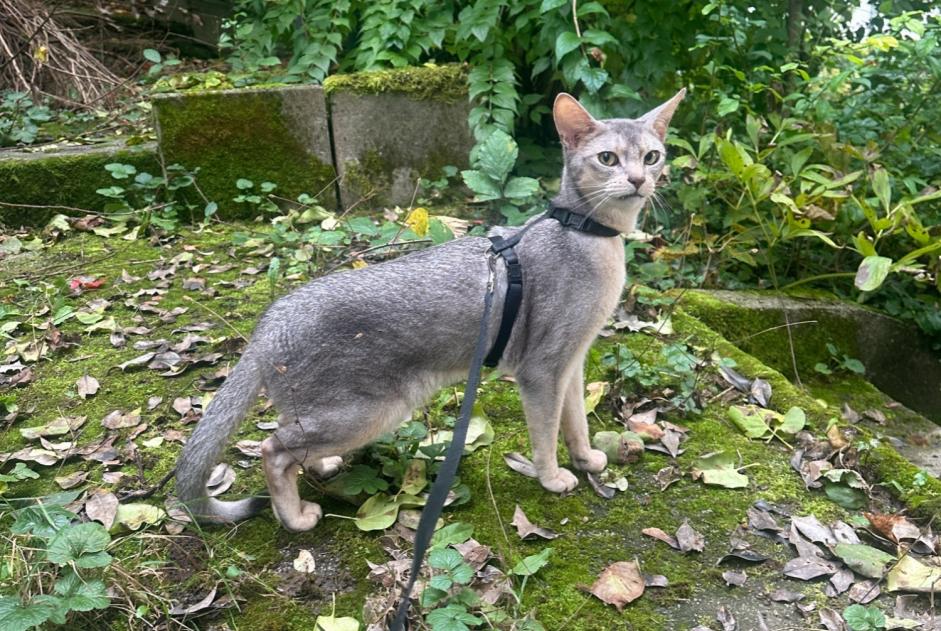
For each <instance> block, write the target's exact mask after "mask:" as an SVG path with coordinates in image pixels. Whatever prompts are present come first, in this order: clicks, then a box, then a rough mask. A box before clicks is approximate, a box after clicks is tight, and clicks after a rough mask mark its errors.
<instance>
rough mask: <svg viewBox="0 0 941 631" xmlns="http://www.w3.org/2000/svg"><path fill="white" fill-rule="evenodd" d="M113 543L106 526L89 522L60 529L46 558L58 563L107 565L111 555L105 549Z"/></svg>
mask: <svg viewBox="0 0 941 631" xmlns="http://www.w3.org/2000/svg"><path fill="white" fill-rule="evenodd" d="M109 543H111V535H109V534H108V531H107V530H105V528H104V526H102V525H101V524H99V523H97V522H89V523H85V524H78V525H76V526H69V527H67V528H63V529H62V530H60V531H59V532H58V533H57V534H56V536H55V537H53V538H52V541H50V542H49V547H48V548H47V549H46V559H47V560H48V561H49V562H50V563H55V564H56V565H66V564H68V563H75V565H76V566H77V567H85V568H90V567H105V566H106V565H108V564H109V563H111V555H110V554H108V553H107V552H104V549H105V548H107V547H108V544H109Z"/></svg>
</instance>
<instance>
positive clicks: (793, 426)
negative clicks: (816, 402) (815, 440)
mask: <svg viewBox="0 0 941 631" xmlns="http://www.w3.org/2000/svg"><path fill="white" fill-rule="evenodd" d="M806 424H807V416H806V415H805V414H804V410H802V409H801V408H799V407H792V408H791V409H789V410H788V411H787V412H786V413H785V414H784V417H783V418H782V419H781V425H780V426H779V427H778V428H777V431H779V432H783V433H785V434H791V435H792V436H793V435H794V434H796V433H797V432H799V431H801V430H802V429H804V426H805V425H806Z"/></svg>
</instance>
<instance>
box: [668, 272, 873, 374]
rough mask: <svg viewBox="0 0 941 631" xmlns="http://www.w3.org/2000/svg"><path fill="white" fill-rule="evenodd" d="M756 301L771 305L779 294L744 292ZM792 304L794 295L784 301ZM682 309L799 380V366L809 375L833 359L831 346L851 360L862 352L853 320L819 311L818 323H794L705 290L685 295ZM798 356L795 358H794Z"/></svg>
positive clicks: (772, 311)
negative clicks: (814, 369) (816, 366)
mask: <svg viewBox="0 0 941 631" xmlns="http://www.w3.org/2000/svg"><path fill="white" fill-rule="evenodd" d="M743 293H744V295H754V296H755V297H756V298H761V299H764V300H768V299H769V298H773V294H768V293H766V292H765V293H762V292H743ZM784 298H785V299H791V297H790V296H784ZM682 305H683V308H684V309H685V310H686V312H687V313H689V314H691V315H693V316H695V317H696V318H698V319H699V320H701V321H702V322H703V323H705V324H706V325H708V326H709V327H711V328H713V329H715V330H716V331H718V332H719V333H721V334H722V335H723V336H725V337H726V338H727V339H729V341H731V342H732V343H733V344H734V345H735V346H737V347H738V348H740V349H741V350H742V351H744V352H745V353H748V354H750V355H753V356H754V357H756V358H758V359H760V360H761V361H762V362H764V363H765V364H767V365H768V366H769V367H771V368H774V369H775V370H777V371H779V372H781V373H782V374H784V375H786V376H787V377H788V378H791V379H793V378H795V375H794V364H795V363H796V365H797V369H798V371H799V372H800V373H801V374H803V373H804V372H806V371H811V370H813V366H814V364H816V363H817V362H823V363H826V362H827V361H828V360H829V359H830V354H829V352H828V351H827V343H832V344H835V345H836V346H837V348H839V349H840V350H841V351H842V352H844V353H848V354H850V355H851V356H853V355H855V354H856V353H857V347H856V344H857V342H856V331H855V330H854V328H853V326H851V325H850V323H849V322H848V320H847V319H846V318H844V317H840V316H839V315H836V314H833V313H830V312H827V311H825V310H815V311H814V312H813V317H812V318H806V319H807V320H811V319H812V320H813V322H804V323H802V324H795V323H794V318H793V317H792V318H791V326H790V331H791V334H790V335H788V328H789V327H788V326H787V324H788V322H787V320H785V316H784V311H783V309H773V308H766V309H761V310H759V309H752V308H749V307H746V306H742V305H739V304H735V303H732V302H727V301H724V300H721V299H719V298H717V297H716V296H715V295H714V294H712V293H710V292H704V291H695V290H694V291H687V292H684V294H683V296H682ZM792 353H793V354H792Z"/></svg>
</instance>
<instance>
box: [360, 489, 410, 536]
mask: <svg viewBox="0 0 941 631" xmlns="http://www.w3.org/2000/svg"><path fill="white" fill-rule="evenodd" d="M424 504H425V500H424V499H423V498H420V497H416V496H414V495H409V494H407V493H400V494H398V495H397V496H395V497H389V496H388V495H386V494H385V493H378V494H376V495H373V496H372V497H370V498H369V499H368V500H366V501H365V502H363V505H362V506H360V507H359V510H358V511H356V519H355V520H354V523H355V524H356V527H357V528H359V529H360V530H366V531H368V530H384V529H386V528H388V527H389V526H391V525H392V524H394V523H395V519H396V518H397V517H398V516H399V509H400V508H405V507H415V506H423V505H424Z"/></svg>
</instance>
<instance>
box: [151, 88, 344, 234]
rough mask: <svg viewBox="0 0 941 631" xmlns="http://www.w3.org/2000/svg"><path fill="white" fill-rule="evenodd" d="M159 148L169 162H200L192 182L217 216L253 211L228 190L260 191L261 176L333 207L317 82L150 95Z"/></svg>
mask: <svg viewBox="0 0 941 631" xmlns="http://www.w3.org/2000/svg"><path fill="white" fill-rule="evenodd" d="M154 112H155V115H156V121H157V130H158V137H159V143H160V151H161V153H162V154H163V157H164V160H165V161H166V163H167V164H172V163H179V164H182V165H184V166H185V167H186V168H188V169H195V168H198V169H199V174H198V175H197V182H198V184H199V187H200V189H202V191H203V192H204V194H205V195H206V196H207V197H208V198H209V199H211V200H213V201H215V202H216V203H217V204H219V214H220V216H221V217H223V218H228V219H232V218H252V217H254V216H255V215H257V214H258V211H257V209H256V207H255V206H253V205H251V204H246V203H237V202H234V201H233V198H234V197H236V196H237V195H239V194H241V193H246V191H245V190H239V189H238V188H237V187H236V181H237V180H239V179H242V178H244V179H247V180H250V181H251V182H252V183H253V184H254V188H252V189H250V190H249V191H247V192H248V193H252V194H259V195H263V193H261V192H260V191H259V187H260V184H261V183H262V182H264V181H268V182H273V183H275V184H276V185H277V189H275V191H274V193H275V194H276V195H278V196H279V197H283V198H287V199H289V200H292V199H294V198H295V197H297V195H299V194H300V193H308V194H309V195H319V199H320V202H321V203H322V204H323V205H324V206H326V207H328V208H332V207H333V206H334V205H335V202H336V199H335V195H334V188H333V186H332V182H333V181H334V179H335V170H334V168H333V161H332V158H331V151H330V139H329V135H328V134H329V131H328V121H327V114H326V103H325V101H324V97H323V91H322V89H321V88H320V87H319V86H294V87H282V88H267V89H256V88H246V89H239V90H219V91H208V92H193V93H185V94H172V95H160V96H157V97H155V98H154Z"/></svg>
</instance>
